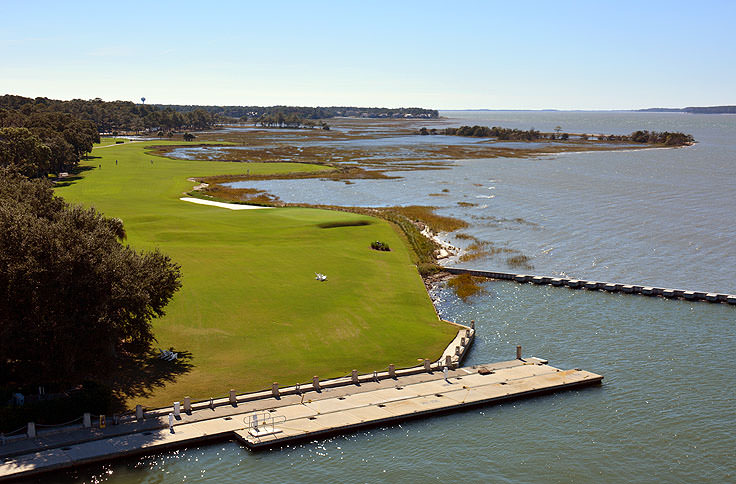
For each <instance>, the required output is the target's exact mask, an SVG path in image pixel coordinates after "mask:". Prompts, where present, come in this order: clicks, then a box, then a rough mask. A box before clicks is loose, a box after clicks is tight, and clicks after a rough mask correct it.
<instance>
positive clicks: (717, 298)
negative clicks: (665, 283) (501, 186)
mask: <svg viewBox="0 0 736 484" xmlns="http://www.w3.org/2000/svg"><path fill="white" fill-rule="evenodd" d="M444 270H445V271H446V272H449V273H450V274H469V275H471V276H477V277H486V278H488V279H499V280H505V281H515V282H519V283H531V284H539V285H551V286H557V287H562V286H565V287H569V288H570V289H587V290H589V291H605V292H622V293H624V294H639V295H642V296H659V297H665V298H668V299H685V300H688V301H703V302H710V303H727V304H734V305H736V295H734V294H725V293H715V292H703V291H687V290H685V289H668V288H663V287H652V286H642V285H636V284H620V283H614V282H600V281H586V280H582V279H571V278H565V277H550V276H536V275H529V274H514V273H510V272H497V271H480V270H475V269H462V268H459V267H445V268H444Z"/></svg>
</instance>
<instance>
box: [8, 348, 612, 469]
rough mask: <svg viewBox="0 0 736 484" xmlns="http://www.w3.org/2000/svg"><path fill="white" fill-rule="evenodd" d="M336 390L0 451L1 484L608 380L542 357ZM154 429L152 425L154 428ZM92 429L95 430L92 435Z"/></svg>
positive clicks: (274, 441)
mask: <svg viewBox="0 0 736 484" xmlns="http://www.w3.org/2000/svg"><path fill="white" fill-rule="evenodd" d="M393 375H394V376H386V377H385V378H379V377H378V376H377V375H376V374H374V375H369V378H357V379H356V380H357V382H352V383H350V382H347V383H345V384H341V385H336V386H330V385H325V386H324V387H322V386H320V385H314V386H312V387H306V388H305V389H304V391H299V392H296V393H289V394H280V393H279V392H273V391H272V392H269V393H266V394H264V395H262V396H261V397H260V398H255V399H250V400H247V401H243V402H238V401H236V402H235V403H234V404H232V405H222V406H219V407H214V408H203V409H200V410H197V409H194V410H192V411H191V412H190V413H184V412H182V413H181V414H180V416H179V417H178V418H177V419H176V420H175V421H174V425H173V427H172V428H171V429H169V426H168V418H167V417H163V416H157V417H154V418H153V419H147V421H146V422H131V423H129V424H126V425H129V427H128V432H127V433H126V432H124V431H123V432H122V433H121V430H122V429H119V430H118V432H117V434H116V435H109V436H105V435H104V434H99V433H98V434H96V435H91V434H90V435H89V436H88V437H87V439H86V440H81V441H79V442H75V443H70V442H66V443H61V442H62V441H61V440H60V441H59V442H60V443H58V445H56V446H54V445H53V444H52V443H49V442H47V445H46V446H45V448H42V449H40V450H37V451H30V452H28V451H26V452H24V453H21V454H15V455H14V454H13V452H12V450H13V449H7V448H0V449H3V450H4V452H2V453H0V455H4V456H5V457H0V459H2V460H0V480H7V479H15V478H19V477H27V476H31V475H35V474H40V473H44V472H49V471H55V470H60V469H65V468H69V467H74V466H80V465H85V464H90V463H94V462H100V461H106V460H111V459H116V458H122V457H129V456H134V455H139V454H145V453H155V452H160V451H163V450H166V449H170V448H174V447H182V446H187V445H195V444H200V443H202V442H206V441H212V440H229V439H237V440H239V441H240V442H242V443H243V444H244V445H245V446H247V447H248V448H250V449H261V448H267V447H274V446H281V445H284V444H286V443H290V442H294V441H299V440H308V439H314V438H319V437H323V436H326V435H329V434H335V433H341V432H350V431H353V430H355V429H358V428H362V427H369V426H378V425H385V424H391V423H395V422H399V421H403V420H407V419H412V418H418V417H423V416H427V415H431V414H435V413H444V412H451V411H453V410H458V409H462V408H467V407H471V406H478V405H488V404H493V403H497V402H502V401H505V400H510V399H518V398H524V397H529V396H532V395H536V394H540V393H548V392H555V391H561V390H566V389H570V388H576V387H581V386H586V385H592V384H597V383H600V382H601V380H602V378H603V377H602V376H601V375H597V374H595V373H590V372H588V371H584V370H579V369H573V370H561V369H558V368H555V367H553V366H550V365H549V364H547V362H546V360H542V359H539V358H527V359H521V358H519V359H515V360H511V361H505V362H500V363H494V364H488V365H480V366H472V367H464V368H455V369H449V370H448V371H447V373H445V372H444V371H443V370H440V369H438V367H432V368H430V369H429V370H428V371H424V372H419V373H417V372H413V373H404V374H401V373H399V372H398V371H397V372H394V373H393ZM152 424H155V425H153V427H152ZM86 430H89V429H86Z"/></svg>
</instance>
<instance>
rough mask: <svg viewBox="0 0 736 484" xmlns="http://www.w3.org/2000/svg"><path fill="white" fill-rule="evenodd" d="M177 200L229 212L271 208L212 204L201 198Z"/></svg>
mask: <svg viewBox="0 0 736 484" xmlns="http://www.w3.org/2000/svg"><path fill="white" fill-rule="evenodd" d="M179 200H183V201H185V202H192V203H198V204H200V205H211V206H213V207H220V208H229V209H230V210H255V209H259V208H271V207H261V206H258V205H241V204H239V203H224V202H213V201H211V200H202V199H201V198H190V197H182V198H180V199H179Z"/></svg>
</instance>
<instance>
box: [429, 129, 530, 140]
mask: <svg viewBox="0 0 736 484" xmlns="http://www.w3.org/2000/svg"><path fill="white" fill-rule="evenodd" d="M423 129H426V128H423ZM439 132H440V133H441V134H445V135H449V136H472V137H475V138H497V139H499V140H523V141H534V140H536V139H540V138H541V133H540V132H539V131H537V130H535V129H534V128H532V129H529V130H526V131H525V130H521V129H511V128H501V127H498V126H493V127H491V128H489V127H488V126H460V127H459V128H445V129H442V130H439ZM420 134H424V133H423V132H422V131H421V130H420ZM427 134H430V132H429V131H427Z"/></svg>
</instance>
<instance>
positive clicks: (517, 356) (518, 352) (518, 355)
mask: <svg viewBox="0 0 736 484" xmlns="http://www.w3.org/2000/svg"><path fill="white" fill-rule="evenodd" d="M516 359H517V360H520V359H521V345H516Z"/></svg>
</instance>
